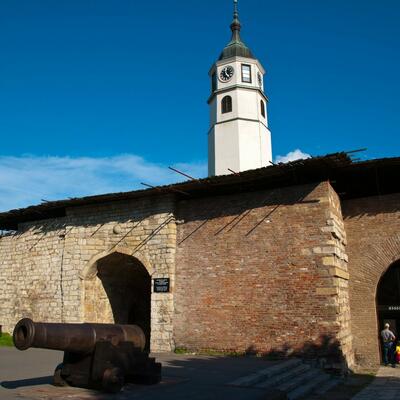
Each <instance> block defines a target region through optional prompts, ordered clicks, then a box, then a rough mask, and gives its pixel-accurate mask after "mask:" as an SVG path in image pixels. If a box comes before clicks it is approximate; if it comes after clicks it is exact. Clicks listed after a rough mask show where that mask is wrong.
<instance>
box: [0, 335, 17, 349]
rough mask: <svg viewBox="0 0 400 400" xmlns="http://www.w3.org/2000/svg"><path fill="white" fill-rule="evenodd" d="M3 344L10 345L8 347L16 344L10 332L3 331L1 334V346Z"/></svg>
mask: <svg viewBox="0 0 400 400" xmlns="http://www.w3.org/2000/svg"><path fill="white" fill-rule="evenodd" d="M1 346H8V347H11V346H14V342H13V339H12V336H11V335H10V334H9V333H3V334H2V335H1V336H0V347H1Z"/></svg>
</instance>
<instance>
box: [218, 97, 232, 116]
mask: <svg viewBox="0 0 400 400" xmlns="http://www.w3.org/2000/svg"><path fill="white" fill-rule="evenodd" d="M231 111H232V97H231V96H225V97H224V98H223V99H222V101H221V112H222V114H226V113H229V112H231Z"/></svg>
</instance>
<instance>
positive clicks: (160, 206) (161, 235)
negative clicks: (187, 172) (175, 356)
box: [0, 196, 176, 351]
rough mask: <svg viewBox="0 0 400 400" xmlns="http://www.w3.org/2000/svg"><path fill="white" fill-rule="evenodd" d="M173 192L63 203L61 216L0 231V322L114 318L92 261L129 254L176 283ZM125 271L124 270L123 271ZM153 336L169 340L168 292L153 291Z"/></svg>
mask: <svg viewBox="0 0 400 400" xmlns="http://www.w3.org/2000/svg"><path fill="white" fill-rule="evenodd" d="M173 207H174V203H173V198H172V197H170V196H159V197H157V198H147V199H146V198H143V199H139V200H135V201H125V202H124V201H119V202H110V203H107V204H103V205H98V206H95V207H94V206H85V207H76V208H71V209H69V210H67V216H66V217H65V218H59V219H56V220H45V221H38V222H34V223H28V224H23V225H21V226H20V230H19V231H18V232H17V234H15V235H13V236H7V237H2V238H0V324H1V325H3V330H4V331H8V332H12V329H13V327H14V325H15V323H16V322H17V321H18V320H19V319H20V318H22V317H31V318H33V319H34V320H40V321H47V322H83V321H91V322H113V316H112V312H111V310H110V306H109V304H108V302H107V301H105V300H107V294H106V293H105V290H104V287H103V284H102V282H101V281H100V279H99V277H97V275H96V274H97V262H98V261H101V260H102V259H104V258H105V257H107V256H109V255H112V254H113V253H121V254H124V255H126V256H131V257H134V258H135V260H136V261H137V262H140V263H141V264H143V266H144V267H145V268H146V269H147V271H148V273H149V275H150V276H151V277H152V278H157V277H170V279H171V285H172V286H173V285H174V270H175V242H176V228H175V220H174V217H173ZM122 279H123V277H122ZM151 309H152V314H151V333H152V334H151V343H152V349H153V350H155V351H163V350H171V349H172V347H173V338H172V335H173V329H172V314H173V293H168V294H161V295H160V294H158V293H152V294H151Z"/></svg>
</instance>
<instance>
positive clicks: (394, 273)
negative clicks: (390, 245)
mask: <svg viewBox="0 0 400 400" xmlns="http://www.w3.org/2000/svg"><path fill="white" fill-rule="evenodd" d="M376 302H377V311H378V324H379V332H380V331H381V330H382V329H383V328H384V325H385V324H386V323H388V324H390V329H391V330H392V331H393V333H394V334H395V336H396V337H397V338H398V337H399V336H398V335H399V334H400V260H399V261H396V262H395V263H394V264H392V265H391V266H390V267H389V269H388V270H387V271H386V272H385V274H384V275H383V276H382V278H381V280H380V281H379V284H378V290H377V293H376Z"/></svg>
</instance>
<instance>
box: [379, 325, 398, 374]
mask: <svg viewBox="0 0 400 400" xmlns="http://www.w3.org/2000/svg"><path fill="white" fill-rule="evenodd" d="M389 328H390V325H389V324H385V329H383V331H382V332H381V338H382V341H383V362H384V364H385V365H388V364H389V363H390V364H392V367H393V368H395V367H396V360H395V349H396V347H395V340H396V336H394V333H393V332H392V331H391V330H390V329H389Z"/></svg>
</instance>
